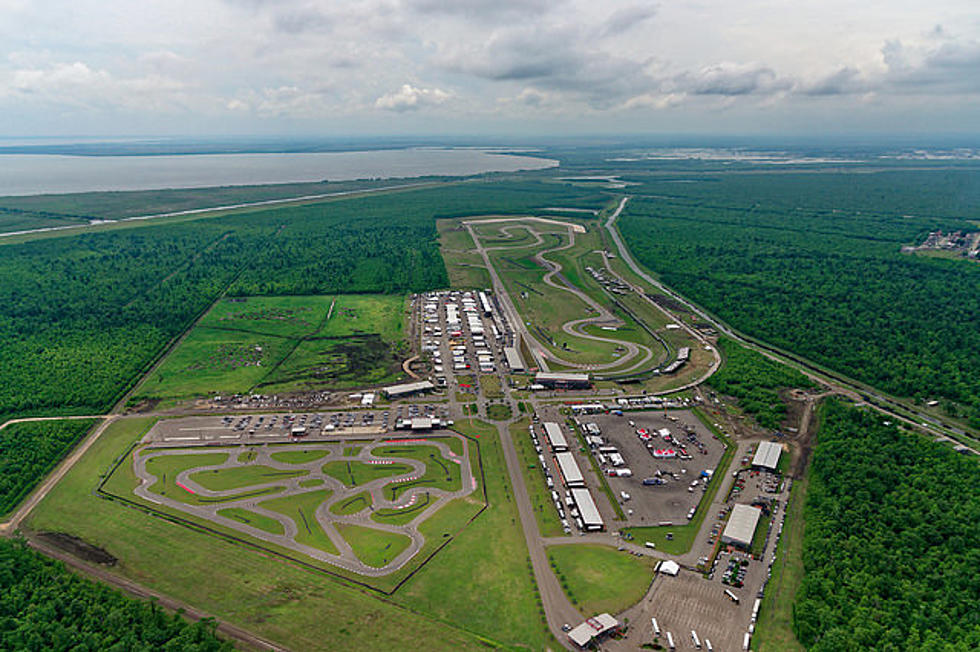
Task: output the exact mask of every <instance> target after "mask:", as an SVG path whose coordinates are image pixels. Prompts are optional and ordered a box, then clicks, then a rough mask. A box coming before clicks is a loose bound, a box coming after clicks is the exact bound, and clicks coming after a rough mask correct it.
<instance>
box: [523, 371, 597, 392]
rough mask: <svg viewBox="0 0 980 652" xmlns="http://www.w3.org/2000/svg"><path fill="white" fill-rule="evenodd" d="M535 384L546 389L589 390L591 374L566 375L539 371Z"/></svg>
mask: <svg viewBox="0 0 980 652" xmlns="http://www.w3.org/2000/svg"><path fill="white" fill-rule="evenodd" d="M534 382H535V383H537V384H538V385H544V386H545V387H562V388H571V387H574V388H588V387H589V386H591V383H590V382H589V374H566V373H556V372H551V371H539V372H538V373H537V375H536V376H535V377H534Z"/></svg>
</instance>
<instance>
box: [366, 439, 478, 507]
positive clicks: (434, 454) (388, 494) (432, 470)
mask: <svg viewBox="0 0 980 652" xmlns="http://www.w3.org/2000/svg"><path fill="white" fill-rule="evenodd" d="M373 453H374V455H376V456H379V457H402V458H410V459H413V460H419V461H421V462H425V473H424V474H423V475H422V476H421V477H420V478H418V479H416V480H409V481H408V482H397V483H393V484H388V485H385V487H384V489H383V490H382V492H383V493H384V496H385V498H387V499H388V500H397V499H398V497H399V496H400V495H401V494H403V493H404V492H405V491H407V490H409V489H414V488H416V487H424V488H430V487H431V488H434V489H443V490H445V491H459V490H460V488H461V484H460V481H461V473H460V470H459V464H457V463H455V462H453V461H451V460H447V459H446V458H445V457H443V456H442V453H441V452H440V451H439V449H438V448H436V447H435V446H387V447H384V448H376V449H374V451H373Z"/></svg>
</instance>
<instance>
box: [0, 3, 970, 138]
mask: <svg viewBox="0 0 980 652" xmlns="http://www.w3.org/2000/svg"><path fill="white" fill-rule="evenodd" d="M0 43H3V44H4V53H3V54H0V124H3V125H4V126H5V127H6V128H5V129H4V130H3V131H6V132H8V133H11V132H13V133H17V132H18V131H25V130H29V129H31V128H33V127H32V125H35V124H39V121H40V120H42V119H46V120H47V122H46V124H51V125H56V126H57V125H65V127H64V128H66V129H67V128H69V126H73V125H75V124H86V125H89V126H92V128H93V129H98V128H99V125H101V128H102V129H104V130H105V132H107V133H111V132H112V131H113V130H114V129H115V128H116V125H117V124H118V122H119V120H118V118H120V116H129V117H132V119H133V120H136V119H137V118H136V117H133V116H138V119H139V120H140V125H141V130H142V131H144V132H152V131H153V130H154V128H155V125H156V124H157V122H158V120H160V121H162V120H163V119H164V118H165V117H166V116H168V115H170V116H172V115H174V114H179V115H180V116H181V124H182V125H184V126H186V127H187V128H188V129H189V130H190V131H193V130H194V129H195V125H196V124H200V125H202V126H200V127H198V128H199V129H200V130H202V131H203V130H204V129H205V128H206V127H205V126H204V125H206V124H207V125H214V124H218V125H219V126H221V125H222V124H223V123H222V122H221V119H222V117H228V118H229V122H228V125H229V127H228V128H229V129H231V128H232V125H233V126H234V129H235V130H236V131H242V130H248V128H249V127H250V126H255V127H261V128H264V129H271V130H274V129H275V128H276V125H283V126H284V128H286V127H288V128H294V127H296V125H297V124H299V125H300V126H307V127H308V128H309V129H311V130H315V129H319V128H321V127H322V125H324V124H327V123H329V124H330V126H331V127H332V128H335V129H338V130H344V129H345V126H346V125H355V124H356V125H363V124H366V123H370V125H369V127H370V126H371V125H374V126H376V127H377V126H380V127H381V128H391V127H390V125H392V124H393V123H392V121H391V120H390V113H391V112H393V111H395V112H402V113H403V114H404V116H405V117H404V119H403V120H399V121H398V127H399V128H406V129H411V128H413V126H417V127H418V128H420V129H421V128H423V127H424V128H427V129H430V128H433V127H432V125H435V128H438V127H439V125H440V124H441V122H440V120H441V119H442V118H445V117H446V115H445V114H447V113H448V112H445V111H432V110H425V109H432V108H434V107H438V106H440V105H441V106H446V105H447V104H450V103H451V105H452V107H453V109H454V110H453V115H452V118H453V119H454V120H458V121H459V124H458V125H457V126H458V127H459V128H460V129H461V130H465V125H466V124H469V125H473V126H474V128H487V129H489V128H495V129H497V130H498V131H501V130H506V129H507V128H509V127H518V128H520V127H522V126H524V125H525V122H524V121H525V120H526V119H528V116H529V115H530V116H533V117H534V119H536V120H542V121H544V122H546V121H547V118H548V117H549V116H554V117H556V118H561V119H578V120H579V121H580V122H581V124H582V125H583V126H586V127H588V126H589V124H591V125H594V126H595V127H596V128H597V129H607V128H608V129H615V128H620V127H621V128H623V129H635V128H636V127H637V126H639V127H641V128H642V127H645V126H646V124H647V123H646V122H643V121H642V120H641V119H640V117H637V122H636V123H633V124H626V123H623V122H621V121H619V116H621V115H622V114H621V113H617V112H621V111H622V110H624V109H625V110H627V111H628V112H629V113H630V114H631V115H636V116H643V115H656V114H657V113H658V112H664V113H667V112H671V114H672V115H680V114H681V113H683V117H684V119H685V120H687V121H688V123H689V124H691V125H694V126H697V125H698V124H701V125H703V126H704V128H705V129H710V130H712V131H714V130H718V129H722V130H723V129H728V128H730V129H732V130H737V129H739V128H740V127H741V126H745V125H750V126H751V125H756V124H758V122H759V120H758V117H755V118H753V111H756V112H758V111H763V110H764V111H765V116H766V118H767V120H768V119H769V118H770V117H773V116H777V117H778V116H780V115H782V116H783V117H784V118H785V120H786V121H787V124H791V123H792V121H793V120H797V121H798V123H799V125H800V128H807V127H808V126H809V123H807V122H806V120H805V119H804V118H802V117H796V116H803V115H806V112H804V111H801V110H800V108H801V107H814V108H813V110H814V111H817V110H819V111H822V112H826V113H828V115H830V114H835V115H837V116H838V117H844V118H848V119H850V118H852V117H856V116H859V115H861V116H864V117H865V118H866V119H867V121H868V122H869V123H872V124H879V123H880V124H882V125H883V127H885V128H887V126H888V121H887V119H888V116H889V115H893V116H895V117H894V122H893V124H895V125H898V126H899V127H901V126H903V124H904V122H903V119H904V118H903V116H905V115H907V114H908V112H909V111H915V110H918V108H919V107H920V106H921V104H922V101H923V98H929V99H930V100H931V102H932V104H933V106H934V107H935V111H937V112H938V113H937V114H936V115H935V116H934V122H935V123H936V124H942V125H943V126H944V127H945V128H975V119H967V118H964V116H966V115H967V114H968V112H967V111H965V110H963V108H962V107H964V106H968V105H969V103H973V105H975V104H976V103H978V102H980V21H978V20H977V19H976V7H975V0H931V2H929V3H922V2H921V1H920V0H865V1H864V2H862V3H859V4H855V3H853V2H851V1H850V0H825V2H822V3H818V4H813V3H811V4H810V5H808V6H806V7H805V8H804V7H797V6H788V5H786V6H783V5H780V3H772V2H771V0H739V2H735V3H733V2H730V0H699V1H698V2H683V3H682V2H673V3H668V2H661V1H658V2H652V1H650V0H606V1H605V2H602V3H597V2H594V0H455V1H453V2H446V1H443V0H358V1H357V2H341V1H340V0H141V2H140V11H139V12H136V11H133V10H132V8H131V6H130V3H127V2H124V1H123V0H50V2H33V3H31V2H26V1H24V0H0ZM406 80H411V81H410V82H409V83H406ZM418 80H424V83H420V82H419V81H418ZM450 89H451V90H450ZM681 107H683V112H680V111H677V109H679V108H681ZM725 108H734V109H738V110H737V111H729V112H728V113H727V114H725V116H723V117H719V115H720V113H719V112H720V111H721V110H723V109H725ZM944 111H945V112H946V113H942V112H944ZM889 112H891V113H889ZM903 112H904V113H903ZM613 114H615V115H616V116H617V120H612V121H611V120H609V119H608V118H609V116H611V115H613ZM25 116H26V117H28V118H30V119H26V118H25ZM196 116H205V117H209V118H213V120H212V121H211V122H207V120H204V119H203V118H202V120H201V121H200V123H198V122H197V121H196V120H195V117H196ZM434 116H437V117H439V118H440V120H436V119H434ZM427 120H428V122H427ZM739 120H741V121H742V122H738V121H739ZM950 120H959V123H957V124H953V123H951V122H950ZM371 121H373V122H371ZM827 121H828V122H832V121H833V119H832V117H828V120H827Z"/></svg>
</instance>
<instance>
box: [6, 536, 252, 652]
mask: <svg viewBox="0 0 980 652" xmlns="http://www.w3.org/2000/svg"><path fill="white" fill-rule="evenodd" d="M0 648H2V649H4V650H34V651H38V652H41V651H46V650H76V651H79V652H82V651H93V652H94V651H96V650H133V651H136V650H145V651H147V652H150V651H156V650H174V651H176V650H181V651H185V650H186V651H194V652H210V651H217V650H221V651H225V650H232V649H233V648H232V646H231V644H229V643H227V642H225V641H222V640H220V639H219V638H217V636H215V623H214V622H213V621H211V620H205V621H200V622H197V623H193V624H191V623H188V622H186V621H184V620H183V619H182V618H181V617H180V616H178V615H168V614H167V613H165V612H164V611H163V610H162V609H160V608H159V607H157V606H156V605H155V604H153V603H148V602H141V601H137V600H131V599H129V598H127V597H125V596H123V595H122V594H120V593H119V592H117V591H113V590H112V589H109V588H107V587H105V586H101V585H99V584H94V583H93V582H90V581H88V580H86V579H83V578H81V577H79V576H78V575H76V574H74V573H70V572H68V571H67V570H65V568H64V567H63V566H62V565H61V564H60V563H58V562H54V561H51V560H48V559H45V558H43V557H41V556H40V555H38V554H36V553H34V552H32V551H31V550H29V549H28V548H27V547H26V546H25V545H24V544H23V543H21V542H19V541H10V540H7V539H0Z"/></svg>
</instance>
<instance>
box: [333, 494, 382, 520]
mask: <svg viewBox="0 0 980 652" xmlns="http://www.w3.org/2000/svg"><path fill="white" fill-rule="evenodd" d="M372 502H373V501H372V500H371V494H370V493H369V492H367V491H362V492H361V493H359V494H357V495H354V496H351V497H350V498H346V499H344V500H340V501H337V502H335V503H334V504H333V505H331V506H330V512H331V513H333V514H337V515H338V516H349V515H351V514H356V513H358V512H360V511H363V510H365V509H367V508H368V507H370V506H371V504H372Z"/></svg>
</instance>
